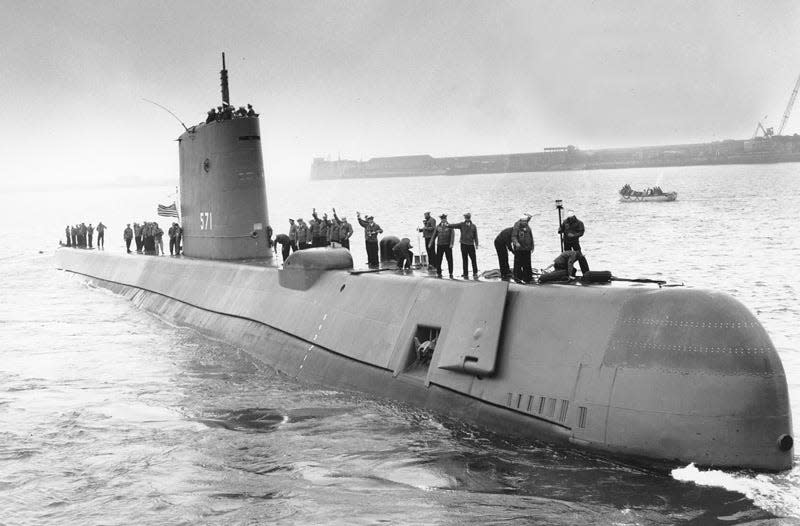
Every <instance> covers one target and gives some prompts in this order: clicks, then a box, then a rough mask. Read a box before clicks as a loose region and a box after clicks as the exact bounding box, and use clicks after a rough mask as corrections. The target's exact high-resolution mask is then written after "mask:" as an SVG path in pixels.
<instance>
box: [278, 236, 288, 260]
mask: <svg viewBox="0 0 800 526" xmlns="http://www.w3.org/2000/svg"><path fill="white" fill-rule="evenodd" d="M278 243H280V244H281V255H282V256H283V261H284V262H285V261H286V260H287V259H288V258H289V251H290V250H291V248H292V240H291V239H290V238H289V236H287V235H286V234H278V235H277V236H275V248H278Z"/></svg>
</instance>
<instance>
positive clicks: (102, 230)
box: [97, 221, 108, 250]
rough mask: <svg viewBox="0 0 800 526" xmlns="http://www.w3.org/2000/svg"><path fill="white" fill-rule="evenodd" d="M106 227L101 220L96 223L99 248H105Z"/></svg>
mask: <svg viewBox="0 0 800 526" xmlns="http://www.w3.org/2000/svg"><path fill="white" fill-rule="evenodd" d="M106 228H108V227H107V226H106V225H104V224H103V222H102V221H100V222H99V223H97V248H98V249H100V250H104V249H105V248H106Z"/></svg>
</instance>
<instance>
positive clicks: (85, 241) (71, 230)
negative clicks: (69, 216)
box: [62, 221, 108, 250]
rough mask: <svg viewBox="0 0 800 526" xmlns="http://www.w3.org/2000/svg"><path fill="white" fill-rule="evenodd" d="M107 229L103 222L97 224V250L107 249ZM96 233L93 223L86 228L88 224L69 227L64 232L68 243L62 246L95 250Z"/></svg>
mask: <svg viewBox="0 0 800 526" xmlns="http://www.w3.org/2000/svg"><path fill="white" fill-rule="evenodd" d="M106 228H108V227H106V225H104V224H103V222H102V221H101V222H99V223H97V227H96V230H97V248H98V249H99V250H103V249H105V232H106ZM94 231H95V227H93V226H92V224H91V223H89V226H86V223H77V224H75V225H67V228H66V229H65V230H64V233H65V234H66V236H67V243H66V244H63V243H62V246H67V247H72V248H94V247H93V246H92V242H93V238H94Z"/></svg>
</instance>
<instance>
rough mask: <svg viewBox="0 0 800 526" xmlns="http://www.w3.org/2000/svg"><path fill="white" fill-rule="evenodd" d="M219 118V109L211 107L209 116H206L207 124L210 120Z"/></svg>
mask: <svg viewBox="0 0 800 526" xmlns="http://www.w3.org/2000/svg"><path fill="white" fill-rule="evenodd" d="M215 120H217V110H216V109H215V108H211V109H210V110H208V117H206V124H208V123H209V122H214V121H215Z"/></svg>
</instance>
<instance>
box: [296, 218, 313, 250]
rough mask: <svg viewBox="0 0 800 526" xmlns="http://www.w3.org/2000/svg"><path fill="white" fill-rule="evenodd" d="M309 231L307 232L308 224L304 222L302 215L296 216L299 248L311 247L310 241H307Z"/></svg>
mask: <svg viewBox="0 0 800 526" xmlns="http://www.w3.org/2000/svg"><path fill="white" fill-rule="evenodd" d="M309 239H310V238H309V233H308V225H306V222H305V221H303V218H302V217H298V218H297V248H298V249H300V250H305V249H307V248H311V243H309Z"/></svg>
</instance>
